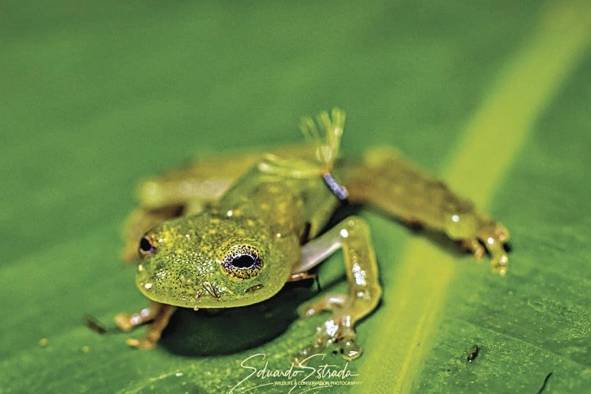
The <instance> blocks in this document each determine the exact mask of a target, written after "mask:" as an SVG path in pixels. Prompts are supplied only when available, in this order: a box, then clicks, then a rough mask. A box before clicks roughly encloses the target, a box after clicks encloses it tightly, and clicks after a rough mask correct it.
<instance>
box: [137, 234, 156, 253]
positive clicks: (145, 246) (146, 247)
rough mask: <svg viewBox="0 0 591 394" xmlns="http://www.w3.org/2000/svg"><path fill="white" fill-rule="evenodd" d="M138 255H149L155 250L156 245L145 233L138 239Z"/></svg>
mask: <svg viewBox="0 0 591 394" xmlns="http://www.w3.org/2000/svg"><path fill="white" fill-rule="evenodd" d="M138 250H139V252H140V255H141V256H142V257H145V256H149V255H151V254H153V253H154V252H155V251H156V247H155V246H154V243H153V242H152V239H151V238H150V237H148V236H147V235H144V236H143V237H142V239H140V246H139V248H138Z"/></svg>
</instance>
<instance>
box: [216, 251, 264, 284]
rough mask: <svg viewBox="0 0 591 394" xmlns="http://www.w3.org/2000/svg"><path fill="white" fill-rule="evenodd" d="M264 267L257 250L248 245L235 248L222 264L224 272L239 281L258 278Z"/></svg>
mask: <svg viewBox="0 0 591 394" xmlns="http://www.w3.org/2000/svg"><path fill="white" fill-rule="evenodd" d="M262 266H263V262H262V260H261V258H260V254H259V253H258V252H257V250H256V249H255V248H253V247H252V246H246V245H243V246H239V247H236V248H233V249H232V250H231V251H230V253H228V254H227V255H226V257H225V258H224V261H223V262H222V267H223V268H224V270H225V271H226V272H228V273H229V274H230V275H232V276H234V277H236V278H239V279H249V278H252V277H254V276H256V275H257V274H258V273H259V271H260V270H261V267H262Z"/></svg>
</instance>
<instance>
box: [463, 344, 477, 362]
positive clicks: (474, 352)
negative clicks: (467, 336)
mask: <svg viewBox="0 0 591 394" xmlns="http://www.w3.org/2000/svg"><path fill="white" fill-rule="evenodd" d="M479 353H480V346H478V345H474V346H472V347H471V348H470V351H469V352H468V356H467V357H466V361H468V362H469V363H472V362H473V361H474V360H476V357H478V354H479Z"/></svg>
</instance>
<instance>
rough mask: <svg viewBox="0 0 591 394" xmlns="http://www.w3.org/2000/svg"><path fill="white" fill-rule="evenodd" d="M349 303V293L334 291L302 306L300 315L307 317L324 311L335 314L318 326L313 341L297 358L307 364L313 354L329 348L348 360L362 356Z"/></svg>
mask: <svg viewBox="0 0 591 394" xmlns="http://www.w3.org/2000/svg"><path fill="white" fill-rule="evenodd" d="M348 304H349V302H348V296H346V295H344V294H333V295H327V296H324V297H322V298H320V299H319V300H317V301H315V302H312V303H310V304H307V305H304V306H303V308H301V309H300V311H299V313H300V316H301V317H304V318H306V317H311V316H314V315H316V314H318V313H320V312H323V311H328V312H331V313H332V317H331V318H330V319H328V320H326V321H325V322H324V323H323V324H322V325H320V326H319V327H318V328H317V329H316V335H315V337H314V341H313V343H312V344H311V345H309V346H307V347H305V348H304V349H302V350H300V351H299V352H298V353H297V354H296V356H295V359H296V361H298V362H302V363H304V362H305V361H306V360H307V359H308V358H309V357H310V356H312V355H314V354H318V353H321V352H323V351H326V350H328V351H331V352H332V353H333V354H340V355H341V356H342V357H343V358H344V359H345V360H347V361H351V360H354V359H356V358H357V357H359V356H360V355H361V352H362V350H361V348H360V347H359V346H358V345H357V343H356V342H355V329H354V327H353V326H354V321H355V319H354V318H353V316H352V315H351V314H350V313H349V312H348V307H347V305H348Z"/></svg>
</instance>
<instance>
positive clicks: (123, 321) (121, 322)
mask: <svg viewBox="0 0 591 394" xmlns="http://www.w3.org/2000/svg"><path fill="white" fill-rule="evenodd" d="M115 325H116V326H117V328H118V329H120V330H121V331H124V332H127V331H131V330H132V329H133V327H134V326H133V323H132V321H131V316H130V315H129V314H127V313H119V314H117V316H115Z"/></svg>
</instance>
